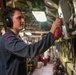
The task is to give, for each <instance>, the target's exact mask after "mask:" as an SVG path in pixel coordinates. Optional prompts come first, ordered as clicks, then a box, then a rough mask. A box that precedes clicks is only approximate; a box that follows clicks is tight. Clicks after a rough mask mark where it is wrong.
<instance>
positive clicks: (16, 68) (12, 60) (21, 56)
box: [0, 7, 61, 75]
mask: <svg viewBox="0 0 76 75" xmlns="http://www.w3.org/2000/svg"><path fill="white" fill-rule="evenodd" d="M3 19H4V21H5V24H6V26H7V31H6V32H5V34H4V35H2V36H1V38H0V75H26V66H25V58H27V57H29V58H32V57H34V56H37V55H38V54H41V53H43V52H45V51H46V50H47V49H48V48H49V47H50V46H51V45H52V44H53V43H54V41H55V37H54V31H55V29H56V28H57V27H59V26H60V25H61V21H60V20H59V19H56V20H55V21H54V22H53V25H52V27H51V29H50V31H49V32H48V33H47V35H46V36H43V37H42V40H40V41H38V42H36V43H34V44H29V45H28V44H26V43H25V42H24V41H22V40H21V39H19V38H18V37H17V35H18V34H19V31H21V30H22V29H23V28H24V18H23V15H22V12H21V10H20V9H18V8H10V7H9V8H6V9H5V11H4V13H3Z"/></svg>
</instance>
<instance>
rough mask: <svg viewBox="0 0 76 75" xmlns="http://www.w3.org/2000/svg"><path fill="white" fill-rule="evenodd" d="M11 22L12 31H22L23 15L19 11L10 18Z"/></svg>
mask: <svg viewBox="0 0 76 75" xmlns="http://www.w3.org/2000/svg"><path fill="white" fill-rule="evenodd" d="M12 21H13V29H14V30H17V31H20V30H22V29H23V27H24V18H23V15H22V13H21V12H20V11H15V12H14V15H13V17H12Z"/></svg>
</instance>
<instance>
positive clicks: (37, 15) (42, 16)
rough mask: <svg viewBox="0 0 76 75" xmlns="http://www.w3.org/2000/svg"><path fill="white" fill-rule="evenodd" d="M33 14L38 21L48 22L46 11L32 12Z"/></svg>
mask: <svg viewBox="0 0 76 75" xmlns="http://www.w3.org/2000/svg"><path fill="white" fill-rule="evenodd" d="M32 14H33V15H34V17H35V18H36V20H37V21H39V22H46V21H47V19H46V15H45V12H44V11H32Z"/></svg>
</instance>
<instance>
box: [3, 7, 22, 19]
mask: <svg viewBox="0 0 76 75" xmlns="http://www.w3.org/2000/svg"><path fill="white" fill-rule="evenodd" d="M16 10H17V11H20V12H21V10H20V9H19V8H14V7H9V6H7V7H6V8H5V10H4V12H3V14H2V18H3V19H6V18H7V17H12V16H13V14H14V12H15V11H16Z"/></svg>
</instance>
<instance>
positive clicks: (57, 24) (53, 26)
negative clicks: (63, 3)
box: [50, 18, 62, 34]
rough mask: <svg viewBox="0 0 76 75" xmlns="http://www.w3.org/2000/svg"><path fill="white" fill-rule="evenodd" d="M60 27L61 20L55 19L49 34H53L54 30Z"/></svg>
mask: <svg viewBox="0 0 76 75" xmlns="http://www.w3.org/2000/svg"><path fill="white" fill-rule="evenodd" d="M61 26H62V19H61V18H57V19H56V20H55V21H54V22H53V24H52V27H51V30H50V32H51V33H53V34H54V32H55V30H56V28H58V27H61Z"/></svg>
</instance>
